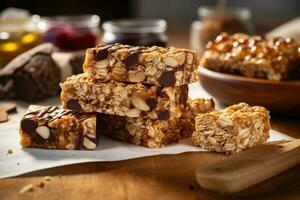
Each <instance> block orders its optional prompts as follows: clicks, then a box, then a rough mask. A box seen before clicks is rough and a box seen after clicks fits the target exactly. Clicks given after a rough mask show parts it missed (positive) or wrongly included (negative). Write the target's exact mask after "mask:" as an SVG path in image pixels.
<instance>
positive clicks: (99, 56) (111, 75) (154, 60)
mask: <svg viewBox="0 0 300 200" xmlns="http://www.w3.org/2000/svg"><path fill="white" fill-rule="evenodd" d="M198 60H199V58H198V55H197V53H196V52H195V51H191V50H187V49H178V48H174V47H169V48H163V47H157V46H153V47H143V46H136V47H134V46H129V45H122V44H112V45H100V46H97V47H95V48H90V49H87V52H86V59H85V62H84V65H83V71H84V72H85V73H87V74H89V75H90V76H91V77H94V78H96V79H100V80H104V81H111V80H113V81H120V82H131V83H147V84H154V85H157V86H181V85H187V84H189V83H191V82H195V81H196V80H197V68H198V65H199V61H198Z"/></svg>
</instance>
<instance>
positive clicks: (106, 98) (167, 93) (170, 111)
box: [61, 74, 188, 120]
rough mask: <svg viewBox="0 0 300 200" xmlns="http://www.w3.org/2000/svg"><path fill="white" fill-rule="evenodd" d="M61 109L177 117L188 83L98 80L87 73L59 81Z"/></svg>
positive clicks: (167, 117)
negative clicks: (174, 84)
mask: <svg viewBox="0 0 300 200" xmlns="http://www.w3.org/2000/svg"><path fill="white" fill-rule="evenodd" d="M61 88H62V93H61V101H62V104H63V107H64V108H68V109H72V110H77V111H83V112H100V113H104V114H111V115H119V116H127V117H140V116H141V117H148V118H150V119H160V120H168V119H170V118H179V117H181V115H182V111H183V109H184V108H185V105H186V102H187V98H188V86H187V85H184V86H177V87H163V88H161V87H158V86H153V85H152V86H151V85H144V84H141V83H131V84H130V83H129V84H126V83H121V82H112V81H111V82H101V81H99V80H96V79H93V78H90V77H88V76H87V75H86V74H80V75H76V76H72V77H70V78H68V79H67V81H66V82H64V83H62V84H61Z"/></svg>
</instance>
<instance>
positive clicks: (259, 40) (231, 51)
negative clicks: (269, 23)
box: [200, 33, 300, 80]
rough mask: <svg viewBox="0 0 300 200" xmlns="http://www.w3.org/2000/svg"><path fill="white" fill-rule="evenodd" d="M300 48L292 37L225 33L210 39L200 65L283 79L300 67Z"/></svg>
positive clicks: (252, 75)
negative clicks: (212, 39) (265, 36)
mask: <svg viewBox="0 0 300 200" xmlns="http://www.w3.org/2000/svg"><path fill="white" fill-rule="evenodd" d="M299 52H300V46H299V43H298V42H297V41H295V40H293V39H290V38H285V39H284V38H264V37H260V36H248V35H245V34H234V35H228V34H226V33H222V34H221V35H219V36H218V37H217V38H216V39H215V40H214V41H213V42H209V43H208V45H207V47H206V51H205V53H204V56H203V57H202V59H201V61H200V65H202V66H204V67H206V68H208V69H211V70H214V71H220V72H228V73H238V74H242V75H244V76H248V77H257V78H267V79H269V80H283V79H287V78H288V76H289V74H290V73H291V72H293V71H297V70H298V69H299V66H298V65H299V63H300V57H299V55H300V54H299Z"/></svg>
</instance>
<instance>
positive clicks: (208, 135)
mask: <svg viewBox="0 0 300 200" xmlns="http://www.w3.org/2000/svg"><path fill="white" fill-rule="evenodd" d="M269 130H270V116H269V112H268V111H267V110H266V109H265V108H264V107H260V106H253V107H251V106H249V105H248V104H246V103H239V104H236V105H233V106H230V107H228V108H226V109H224V110H220V111H212V112H209V113H205V114H199V115H197V116H196V118H195V131H194V133H193V135H192V141H193V143H194V145H195V146H200V147H203V148H205V149H208V150H212V151H217V152H225V153H226V154H235V153H238V152H240V151H242V150H245V149H248V148H251V147H253V146H254V145H257V144H261V143H263V142H265V141H266V140H267V139H268V138H269Z"/></svg>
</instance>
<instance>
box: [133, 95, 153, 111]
mask: <svg viewBox="0 0 300 200" xmlns="http://www.w3.org/2000/svg"><path fill="white" fill-rule="evenodd" d="M131 103H132V105H133V106H134V107H136V108H137V109H139V110H142V111H149V110H150V107H149V106H148V104H147V103H146V102H145V101H144V99H142V98H141V97H139V96H133V97H132V98H131Z"/></svg>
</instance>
